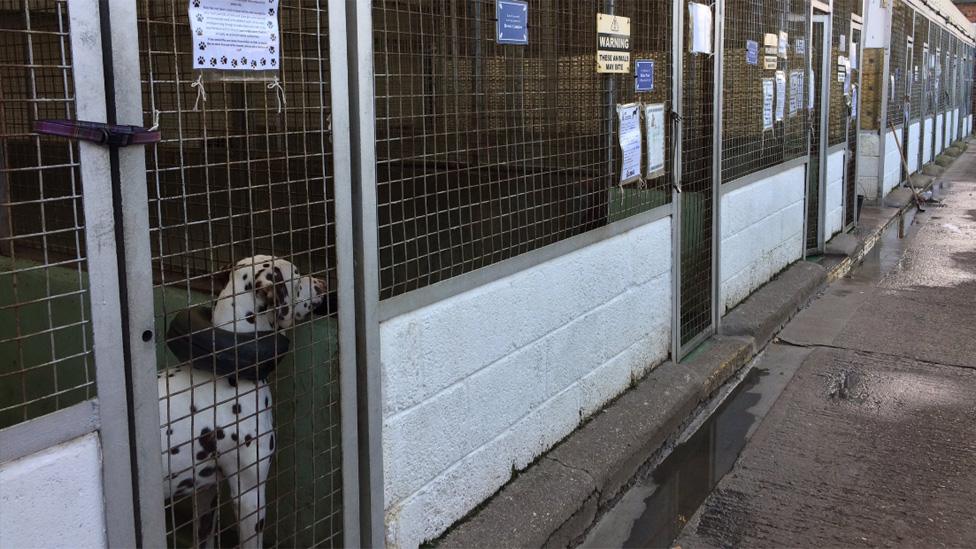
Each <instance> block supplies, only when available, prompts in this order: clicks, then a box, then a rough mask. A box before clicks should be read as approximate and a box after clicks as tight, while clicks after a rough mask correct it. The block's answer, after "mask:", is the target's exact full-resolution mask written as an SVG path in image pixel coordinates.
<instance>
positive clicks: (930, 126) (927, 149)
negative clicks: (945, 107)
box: [922, 116, 935, 166]
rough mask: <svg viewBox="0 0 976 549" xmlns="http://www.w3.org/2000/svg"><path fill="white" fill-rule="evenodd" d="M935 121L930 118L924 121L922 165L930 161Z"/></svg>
mask: <svg viewBox="0 0 976 549" xmlns="http://www.w3.org/2000/svg"><path fill="white" fill-rule="evenodd" d="M934 131H935V119H933V118H932V117H931V116H930V117H928V118H926V119H925V134H924V137H923V139H924V140H925V141H924V143H923V145H922V165H923V166H924V165H925V164H928V163H929V162H931V161H932V142H933V140H934V139H935V134H934V133H933V132H934Z"/></svg>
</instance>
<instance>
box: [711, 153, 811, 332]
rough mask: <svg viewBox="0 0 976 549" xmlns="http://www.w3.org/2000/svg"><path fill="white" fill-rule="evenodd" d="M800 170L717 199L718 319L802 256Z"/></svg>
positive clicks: (803, 170) (795, 169) (774, 177)
mask: <svg viewBox="0 0 976 549" xmlns="http://www.w3.org/2000/svg"><path fill="white" fill-rule="evenodd" d="M805 174H806V167H805V166H797V167H795V168H792V169H790V170H787V171H785V172H781V173H779V174H777V175H774V176H772V177H768V178H766V179H763V180H760V181H757V182H755V183H752V184H750V185H747V186H745V187H741V188H738V189H735V190H733V191H729V192H727V193H725V194H724V195H722V204H721V208H722V209H721V212H722V215H721V227H720V230H721V233H720V234H721V246H720V248H719V250H720V252H719V253H720V256H721V257H720V259H719V261H720V263H719V264H720V277H721V284H720V292H721V295H720V296H719V304H720V306H721V307H723V309H722V311H723V313H724V312H725V311H728V310H729V309H731V308H732V307H734V306H735V305H736V304H738V303H739V302H741V301H742V300H743V299H745V298H746V297H747V296H748V295H749V294H750V293H752V291H753V290H755V289H756V288H759V287H760V286H762V285H763V284H765V283H766V282H767V281H768V280H769V279H770V278H772V277H773V275H775V274H776V273H778V272H779V271H781V270H783V269H784V268H785V267H786V266H787V265H789V264H790V263H793V262H794V261H796V260H798V259H800V258H801V257H802V255H803V216H804V209H803V207H804V206H803V205H804V196H803V193H804V177H805Z"/></svg>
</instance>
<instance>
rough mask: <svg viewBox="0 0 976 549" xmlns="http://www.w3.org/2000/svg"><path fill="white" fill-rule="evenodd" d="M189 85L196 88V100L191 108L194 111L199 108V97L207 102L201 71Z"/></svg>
mask: <svg viewBox="0 0 976 549" xmlns="http://www.w3.org/2000/svg"><path fill="white" fill-rule="evenodd" d="M190 87H191V88H196V89H197V100H196V101H194V102H193V110H194V112H195V111H197V110H199V107H200V99H203V102H204V103H206V102H207V90H205V89H204V88H203V73H200V74H199V75H197V79H196V81H195V82H193V83H192V84H190Z"/></svg>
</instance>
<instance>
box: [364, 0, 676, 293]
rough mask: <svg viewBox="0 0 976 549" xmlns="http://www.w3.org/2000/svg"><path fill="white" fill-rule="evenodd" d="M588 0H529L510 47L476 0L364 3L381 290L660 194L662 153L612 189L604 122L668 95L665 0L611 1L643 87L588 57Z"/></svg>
mask: <svg viewBox="0 0 976 549" xmlns="http://www.w3.org/2000/svg"><path fill="white" fill-rule="evenodd" d="M599 4H600V3H598V2H592V1H583V0H573V1H556V0H543V1H539V2H533V3H531V6H530V8H529V14H528V29H529V43H528V45H526V46H512V45H500V44H497V43H496V40H495V11H494V10H495V3H494V2H491V1H490V0H477V1H472V2H465V3H462V2H414V1H404V0H382V1H377V2H374V3H373V26H374V66H375V89H376V103H375V105H376V154H377V202H378V220H379V221H378V223H379V233H378V237H379V260H380V261H379V262H380V297H381V298H389V297H392V296H394V295H398V294H402V293H404V292H407V291H410V290H413V289H416V288H420V287H424V286H427V285H430V284H433V283H435V282H437V281H440V280H444V279H447V278H450V277H453V276H457V275H459V274H462V273H465V272H469V271H472V270H475V269H478V268H480V267H484V266H486V265H490V264H492V263H496V262H498V261H501V260H504V259H506V258H510V257H513V256H516V255H519V254H522V253H525V252H528V251H530V250H533V249H536V248H539V247H542V246H545V245H547V244H550V243H553V242H556V241H559V240H562V239H565V238H568V237H570V236H573V235H576V234H580V233H583V232H585V231H588V230H591V229H593V228H596V227H599V226H602V225H606V224H607V223H608V222H610V221H615V220H617V219H621V218H623V217H627V216H630V215H633V214H636V213H639V212H643V211H646V210H648V209H651V208H653V207H655V206H658V205H660V204H664V203H666V202H668V201H669V200H670V190H669V177H670V172H671V166H670V159H668V160H667V165H666V169H665V173H664V175H662V176H659V177H655V178H654V179H652V180H650V181H648V182H647V183H646V185H645V186H643V188H642V187H641V186H639V185H630V186H627V187H625V188H619V186H618V184H617V182H618V181H619V169H620V165H619V164H620V158H619V152H618V147H619V145H618V144H617V134H616V123H615V122H613V121H614V120H615V118H616V112H615V106H616V105H617V104H619V103H626V102H631V101H636V100H640V101H642V102H644V103H645V104H646V103H654V102H660V103H664V104H665V106H666V108H670V105H669V101H670V97H669V96H670V88H671V83H670V77H669V75H670V50H671V46H670V44H671V43H670V36H671V35H670V32H669V29H670V21H671V7H670V6H671V4H670V3H669V2H666V1H662V0H619V1H617V2H615V7H614V12H615V13H616V14H617V15H620V16H624V17H629V18H630V22H631V36H632V38H633V44H632V50H631V60H632V62H633V61H634V60H637V59H641V58H649V59H652V60H654V61H655V68H654V80H655V81H654V91H653V92H651V93H641V94H635V92H634V77H633V75H632V74H629V75H614V76H611V75H600V74H597V73H596V71H595V69H594V53H595V52H594V47H595V44H596V13H597V12H598V11H601V10H600V9H599ZM666 140H670V130H668V135H667V136H666ZM668 145H670V144H668ZM669 149H670V147H669V146H668V147H667V148H666V149H665V150H669ZM666 156H667V155H666Z"/></svg>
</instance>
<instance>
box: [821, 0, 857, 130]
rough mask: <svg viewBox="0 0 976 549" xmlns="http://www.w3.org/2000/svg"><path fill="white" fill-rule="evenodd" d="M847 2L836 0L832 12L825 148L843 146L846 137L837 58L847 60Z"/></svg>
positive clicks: (843, 93) (844, 101)
mask: <svg viewBox="0 0 976 549" xmlns="http://www.w3.org/2000/svg"><path fill="white" fill-rule="evenodd" d="M850 14H851V9H850V0H836V1H835V2H834V4H833V10H832V12H831V16H830V17H831V35H832V42H831V48H830V74H829V75H828V76H827V77H828V78H829V79H830V80H829V85H830V94H829V99H828V100H829V106H828V110H827V116H828V123H827V146H828V147H832V146H834V145H838V144H840V143H843V142H844V140H845V139H846V138H847V125H848V121H849V120H850V117H849V116H848V114H849V112H848V110H847V93H848V90H847V89H846V88H845V84H844V80H843V79H841V78H839V76H838V75H839V74H840V73H839V71H840V70H841V69H840V58H841V57H842V56H843V57H847V58H848V59H849V58H850V55H851V52H850V17H851V16H850Z"/></svg>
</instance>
